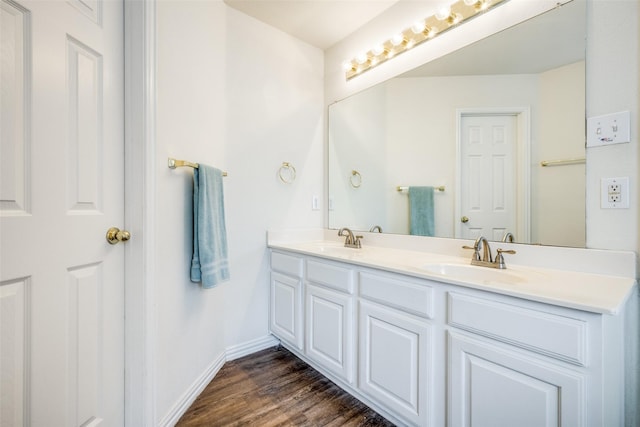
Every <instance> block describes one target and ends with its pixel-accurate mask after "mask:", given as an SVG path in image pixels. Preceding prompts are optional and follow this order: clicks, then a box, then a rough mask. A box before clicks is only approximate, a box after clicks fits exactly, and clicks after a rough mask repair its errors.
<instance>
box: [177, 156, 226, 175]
mask: <svg viewBox="0 0 640 427" xmlns="http://www.w3.org/2000/svg"><path fill="white" fill-rule="evenodd" d="M168 163H169V169H175V168H180V167H183V166H186V167H190V168H194V169H198V167H199V165H198V164H197V163H192V162H189V161H187V160H176V159H172V158H171V157H169V162H168ZM222 176H227V173H226V172H222Z"/></svg>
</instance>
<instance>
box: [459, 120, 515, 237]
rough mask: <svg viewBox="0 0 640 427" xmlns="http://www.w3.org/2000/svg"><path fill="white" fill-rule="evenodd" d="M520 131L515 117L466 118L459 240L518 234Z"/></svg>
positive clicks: (461, 144)
mask: <svg viewBox="0 0 640 427" xmlns="http://www.w3.org/2000/svg"><path fill="white" fill-rule="evenodd" d="M516 129H517V117H516V116H515V115H464V116H462V120H461V136H460V181H461V182H460V186H459V188H460V218H459V219H458V220H459V221H460V223H459V227H458V230H459V233H458V235H457V236H456V237H461V238H465V239H475V238H477V237H478V236H484V237H486V238H487V239H489V240H501V239H502V237H503V236H504V234H505V233H506V232H511V233H513V234H516V226H517V224H516V194H515V191H516V147H515V145H516V141H517V132H516ZM516 239H517V236H516Z"/></svg>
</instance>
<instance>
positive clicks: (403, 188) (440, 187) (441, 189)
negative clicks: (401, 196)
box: [396, 185, 444, 193]
mask: <svg viewBox="0 0 640 427" xmlns="http://www.w3.org/2000/svg"><path fill="white" fill-rule="evenodd" d="M433 189H434V190H435V191H444V185H441V186H439V187H433ZM396 191H398V192H400V193H406V192H407V191H409V187H406V186H400V185H398V186H397V187H396Z"/></svg>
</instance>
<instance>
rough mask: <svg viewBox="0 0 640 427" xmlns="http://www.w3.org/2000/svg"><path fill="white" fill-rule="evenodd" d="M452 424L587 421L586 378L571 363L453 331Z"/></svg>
mask: <svg viewBox="0 0 640 427" xmlns="http://www.w3.org/2000/svg"><path fill="white" fill-rule="evenodd" d="M449 381H450V384H449V420H450V425H451V426H474V427H484V426H486V427H493V426H518V427H529V426H530V427H551V426H556V427H557V426H560V425H571V426H581V425H584V420H585V417H584V410H585V408H584V405H583V404H582V402H583V401H584V393H585V390H584V379H583V377H582V376H581V375H579V374H577V373H575V372H572V371H571V370H568V369H563V368H560V367H557V366H553V365H551V364H549V363H545V362H542V361H540V360H537V359H534V358H531V357H529V356H528V355H526V354H519V353H518V351H512V350H505V349H502V348H500V347H497V346H493V345H491V344H490V343H484V342H482V341H480V340H475V339H472V338H469V337H466V336H462V335H458V334H455V333H449Z"/></svg>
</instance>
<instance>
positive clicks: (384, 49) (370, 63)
mask: <svg viewBox="0 0 640 427" xmlns="http://www.w3.org/2000/svg"><path fill="white" fill-rule="evenodd" d="M505 1H507V0H458V1H457V2H455V3H453V4H452V5H451V6H450V7H445V8H443V9H440V10H439V11H438V12H437V13H435V14H434V15H432V16H429V17H428V18H426V19H424V20H422V21H418V22H416V23H415V24H413V25H412V26H411V28H407V29H405V30H403V31H402V32H400V33H398V34H396V35H394V36H393V37H391V38H390V39H388V40H386V41H384V42H383V43H381V44H379V45H377V46H376V47H374V48H372V49H371V50H369V51H367V52H365V53H361V54H359V55H357V56H356V57H355V58H353V59H352V60H350V61H347V62H345V65H344V68H345V77H346V79H347V80H350V79H352V78H354V77H355V76H358V75H360V74H362V73H363V72H365V71H367V70H370V69H372V68H374V67H376V66H378V65H380V64H382V63H383V62H386V61H388V60H389V59H391V58H393V57H394V56H396V55H399V54H401V53H403V52H406V51H407V50H409V49H411V48H413V47H414V46H417V45H419V44H420V43H423V42H425V41H427V40H429V39H431V38H433V37H435V36H436V35H438V34H442V33H444V32H445V31H447V30H449V29H451V28H452V27H454V26H456V25H458V24H461V23H463V22H464V21H466V20H467V19H470V18H473V17H474V16H477V15H478V14H480V13H483V12H486V11H488V10H489V9H491V8H493V7H495V6H497V5H498V4H500V3H503V2H505Z"/></svg>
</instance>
